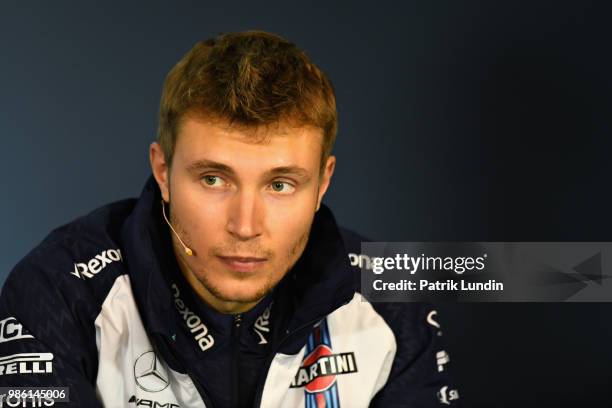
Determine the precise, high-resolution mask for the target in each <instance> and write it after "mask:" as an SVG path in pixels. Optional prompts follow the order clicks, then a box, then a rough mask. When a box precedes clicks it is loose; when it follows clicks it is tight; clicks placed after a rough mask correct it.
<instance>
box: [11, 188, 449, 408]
mask: <svg viewBox="0 0 612 408" xmlns="http://www.w3.org/2000/svg"><path fill="white" fill-rule="evenodd" d="M361 241H362V238H361V237H359V236H358V235H356V234H354V233H352V232H350V231H348V230H345V229H342V228H339V227H338V226H337V224H336V222H335V220H334V217H333V215H332V213H331V211H330V210H329V209H328V208H327V207H326V206H321V209H320V210H319V211H318V212H317V214H316V216H315V219H314V222H313V226H312V229H311V234H310V237H309V240H308V244H307V246H306V249H305V250H304V253H303V255H302V256H301V257H300V259H299V260H298V262H297V263H296V265H295V266H294V267H293V268H292V269H291V271H289V273H288V274H287V275H286V276H285V277H284V278H283V280H282V281H281V282H280V283H279V284H278V285H277V286H276V288H275V289H274V290H273V291H272V292H271V293H270V294H268V295H267V296H266V297H265V298H264V299H263V300H262V301H261V302H260V303H258V304H257V306H255V307H254V308H253V309H252V310H250V311H248V312H246V313H243V314H240V315H224V314H221V313H218V312H216V311H214V310H212V309H210V308H209V307H208V306H207V305H205V304H204V303H203V302H202V301H201V300H200V299H199V298H198V297H197V296H196V295H195V293H194V292H193V291H192V290H191V289H190V287H189V285H188V284H187V282H186V281H185V279H184V278H183V276H182V274H181V273H180V271H179V268H178V265H177V262H176V258H175V256H174V253H173V249H172V246H171V237H170V232H169V229H168V227H167V225H166V224H165V223H164V222H163V218H162V216H161V208H160V192H159V189H158V187H157V184H156V183H155V181H154V179H153V178H152V177H151V178H150V179H149V180H148V182H147V183H146V185H145V188H144V190H143V192H142V194H141V196H140V198H139V199H129V200H123V201H119V202H115V203H111V204H108V205H106V206H104V207H101V208H99V209H97V210H95V211H93V212H92V213H90V214H88V215H86V216H84V217H81V218H78V219H76V220H75V221H73V222H71V223H69V224H67V225H64V226H62V227H60V228H58V229H56V230H54V231H52V232H51V233H50V234H49V235H48V236H47V237H46V238H45V239H44V241H43V242H42V243H41V244H40V245H38V246H37V247H36V248H35V249H34V250H33V251H32V252H30V253H29V254H28V255H27V256H26V257H25V258H24V259H23V260H22V261H21V262H20V263H19V264H17V266H16V267H15V268H14V269H13V271H12V272H11V274H10V276H9V277H8V279H7V281H6V283H5V285H4V287H3V289H2V294H1V296H0V330H1V332H0V336H1V337H0V386H3V387H6V386H30V387H51V386H55V387H68V390H69V400H70V404H69V406H78V407H100V406H105V407H137V406H149V407H168V408H169V407H196V406H197V407H201V406H206V407H250V406H255V407H260V406H261V407H286V406H289V407H294V406H295V407H307V408H309V407H323V406H326V407H341V406H342V407H351V408H352V407H360V406H363V407H366V406H375V407H415V408H416V407H437V406H447V405H451V404H452V405H455V404H456V402H457V399H458V392H457V390H456V389H455V388H454V387H453V385H452V383H451V381H450V379H449V378H448V365H447V362H448V354H447V353H446V352H445V351H444V347H443V345H442V344H441V337H440V334H441V332H440V329H439V325H438V323H437V317H436V311H435V310H433V309H431V307H430V306H428V305H426V304H421V303H370V302H368V301H367V300H365V299H364V298H363V297H362V296H361V294H360V288H359V284H360V279H359V276H360V268H359V267H358V265H357V259H359V253H360V246H361ZM50 403H51V402H50V401H46V400H43V401H42V403H41V405H35V406H50V405H45V404H50ZM30 406H31V405H30Z"/></svg>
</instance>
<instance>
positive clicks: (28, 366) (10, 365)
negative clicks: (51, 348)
mask: <svg viewBox="0 0 612 408" xmlns="http://www.w3.org/2000/svg"><path fill="white" fill-rule="evenodd" d="M52 361H53V354H51V353H21V354H12V355H10V356H5V357H0V375H10V374H50V373H52V372H53V364H52Z"/></svg>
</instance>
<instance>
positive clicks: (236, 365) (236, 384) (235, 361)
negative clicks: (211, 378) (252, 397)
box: [232, 314, 242, 407]
mask: <svg viewBox="0 0 612 408" xmlns="http://www.w3.org/2000/svg"><path fill="white" fill-rule="evenodd" d="M241 324H242V315H241V314H236V315H234V326H233V327H232V343H233V347H232V349H233V350H232V384H233V390H232V395H233V396H234V404H233V406H234V407H239V406H240V326H241Z"/></svg>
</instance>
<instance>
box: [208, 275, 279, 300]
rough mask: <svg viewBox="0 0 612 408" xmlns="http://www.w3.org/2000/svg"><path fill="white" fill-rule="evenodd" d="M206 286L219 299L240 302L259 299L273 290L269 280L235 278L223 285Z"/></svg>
mask: <svg viewBox="0 0 612 408" xmlns="http://www.w3.org/2000/svg"><path fill="white" fill-rule="evenodd" d="M203 283H204V282H203ZM211 283H212V282H211ZM204 286H205V287H206V288H207V289H208V290H209V292H211V293H212V294H213V295H214V296H215V297H216V298H218V299H221V300H223V301H226V302H240V303H251V302H255V301H258V300H259V299H261V298H263V297H264V296H265V295H266V294H267V293H268V292H269V291H270V290H272V286H271V285H270V284H269V282H267V281H264V282H245V281H241V280H234V279H232V280H231V281H229V282H224V284H222V285H214V284H213V285H208V284H205V285H204Z"/></svg>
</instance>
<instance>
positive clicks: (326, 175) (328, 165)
mask: <svg viewBox="0 0 612 408" xmlns="http://www.w3.org/2000/svg"><path fill="white" fill-rule="evenodd" d="M335 167H336V156H329V157H328V158H327V161H326V162H325V168H324V169H323V174H322V175H321V183H320V184H319V197H318V198H317V209H316V210H315V211H319V208H320V207H321V200H323V196H324V195H325V193H326V192H327V188H328V187H329V183H330V182H331V178H332V175H333V174H334V169H335Z"/></svg>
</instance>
